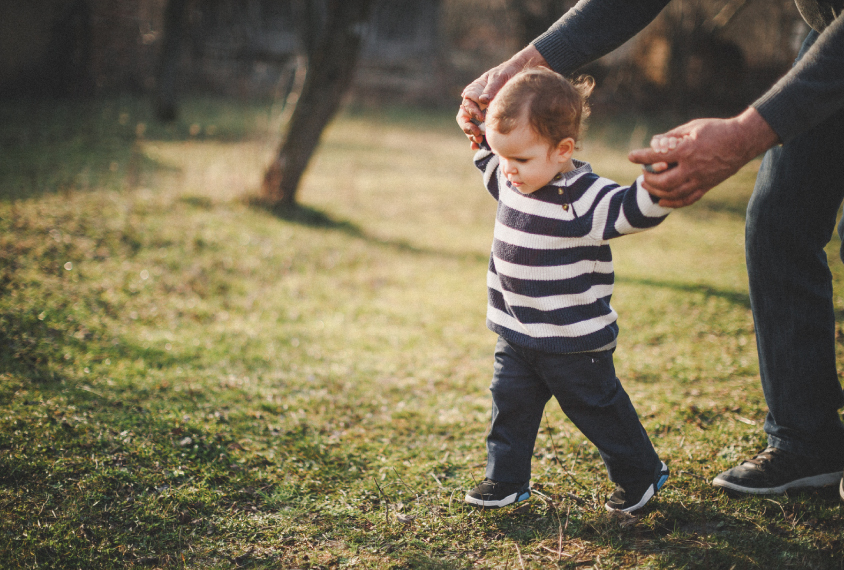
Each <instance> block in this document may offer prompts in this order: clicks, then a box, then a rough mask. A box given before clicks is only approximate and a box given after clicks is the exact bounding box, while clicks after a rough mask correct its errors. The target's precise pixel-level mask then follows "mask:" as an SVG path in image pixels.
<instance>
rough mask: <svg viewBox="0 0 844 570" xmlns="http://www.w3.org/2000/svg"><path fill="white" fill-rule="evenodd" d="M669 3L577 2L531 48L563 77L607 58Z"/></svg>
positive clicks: (644, 0)
mask: <svg viewBox="0 0 844 570" xmlns="http://www.w3.org/2000/svg"><path fill="white" fill-rule="evenodd" d="M669 1H670V0H580V2H578V3H577V4H576V5H575V6H574V7H573V8H571V9H570V10H569V11H568V12H566V13H565V14H564V15H563V17H562V18H560V19H559V20H558V21H557V22H556V23H555V24H554V25H552V26H551V27H550V28H549V29H548V31H547V32H545V33H544V34H542V35H541V36H539V37H538V38H536V39H535V40H534V41H533V42H532V43H533V46H534V47H535V48H536V49H537V50H538V51H539V53H541V54H542V57H544V58H545V61H547V62H548V65H550V66H551V69H553V70H554V71H556V72H558V73H561V74H563V75H567V74H570V73H572V72H574V71H576V70H577V69H578V68H579V67H581V66H583V65H585V64H587V63H589V62H590V61H594V60H596V59H598V58H599V57H601V56H603V55H606V54H608V53H609V52H611V51H612V50H614V49H615V48H617V47H618V46H620V45H621V44H623V43H624V42H626V41H627V40H629V39H630V38H632V37H633V36H635V35H636V34H637V33H639V31H641V30H642V29H643V28H644V27H645V26H647V25H648V24H649V23H650V22H652V21H653V19H654V18H656V17H657V15H658V14H659V13H660V11H662V9H663V8H664V7H665V6H666V5H667V4H668V2H669Z"/></svg>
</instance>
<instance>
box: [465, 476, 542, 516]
mask: <svg viewBox="0 0 844 570" xmlns="http://www.w3.org/2000/svg"><path fill="white" fill-rule="evenodd" d="M529 498H530V481H528V482H527V483H496V482H495V481H493V480H492V479H484V480H483V481H482V482H481V484H480V485H478V486H477V487H475V488H474V489H472V490H471V491H469V492H468V493H466V499H465V501H466V502H467V503H469V504H470V505H475V506H476V507H483V508H485V509H497V508H500V507H506V506H507V505H512V504H513V503H519V502H521V501H526V500H527V499H529Z"/></svg>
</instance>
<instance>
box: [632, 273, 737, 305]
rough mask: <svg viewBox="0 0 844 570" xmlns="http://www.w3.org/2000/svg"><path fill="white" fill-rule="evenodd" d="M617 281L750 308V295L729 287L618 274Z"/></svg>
mask: <svg viewBox="0 0 844 570" xmlns="http://www.w3.org/2000/svg"><path fill="white" fill-rule="evenodd" d="M616 283H629V284H631V285H644V286H646V287H648V288H660V289H672V290H674V291H678V292H682V293H695V294H703V295H704V296H705V297H715V298H718V299H724V300H725V301H727V302H728V303H730V304H731V305H735V306H737V307H743V308H745V309H750V295H749V294H748V293H740V292H737V291H731V290H729V289H718V288H716V287H712V286H710V285H704V284H702V283H679V282H677V281H660V280H658V279H646V278H636V277H633V278H631V277H623V276H621V277H619V276H616Z"/></svg>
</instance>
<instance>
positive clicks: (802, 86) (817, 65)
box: [630, 17, 844, 207]
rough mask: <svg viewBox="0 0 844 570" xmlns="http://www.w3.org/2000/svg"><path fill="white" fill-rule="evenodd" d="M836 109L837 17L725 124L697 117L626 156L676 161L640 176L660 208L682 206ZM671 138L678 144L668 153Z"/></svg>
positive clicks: (841, 77) (840, 23)
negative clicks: (667, 167)
mask: <svg viewBox="0 0 844 570" xmlns="http://www.w3.org/2000/svg"><path fill="white" fill-rule="evenodd" d="M842 107H844V18H842V17H839V18H837V19H836V20H835V21H833V22H832V23H831V24H830V25H829V27H827V28H826V29H825V30H824V31H823V33H821V34H820V36H819V37H818V39H817V41H816V42H815V44H814V45H813V46H812V47H811V48H810V49H809V50H807V51H806V53H805V54H804V55H803V57H802V58H801V60H800V61H799V62H798V63H797V64H796V65H795V66H794V67H793V68H792V69H791V71H789V72H788V73H787V74H786V75H785V76H784V77H783V78H782V79H780V80H779V81H778V82H777V83H776V84H775V85H774V86H773V87H771V89H769V90H768V92H767V93H765V94H764V95H763V96H762V97H760V98H759V99H758V100H757V101H756V102H754V103H753V105H752V106H751V107H749V108H748V109H747V110H746V111H744V112H743V113H742V114H741V115H739V116H737V117H733V118H731V119H699V120H696V121H692V122H690V123H686V124H685V125H681V126H679V127H677V128H676V129H672V130H671V131H668V132H667V133H665V134H663V135H657V136H656V137H654V140H652V141H651V148H650V149H642V150H636V151H633V152H631V153H630V160H631V161H632V162H635V163H638V164H649V163H657V162H663V163H677V167H676V168H672V169H670V170H667V171H664V172H662V173H659V174H651V173H645V187H646V188H647V189H648V191H650V192H652V193H653V194H654V195H656V196H659V197H660V198H662V200H661V202H660V203H661V204H662V205H664V206H668V207H681V206H688V205H689V204H693V203H694V202H696V201H697V200H699V199H700V198H701V197H702V196H703V195H704V194H706V192H708V191H709V190H710V189H711V188H713V187H715V186H716V185H718V184H720V183H721V182H723V181H724V180H726V179H727V178H729V177H730V176H732V175H733V174H735V173H736V172H738V170H739V169H740V168H741V167H742V166H744V165H745V164H747V163H748V162H750V161H751V160H752V159H753V158H755V157H757V156H759V154H761V153H762V152H764V151H765V150H767V149H769V148H771V147H772V146H774V145H776V144H778V143H780V142H783V143H785V142H788V141H790V140H792V139H793V138H794V137H796V136H798V135H800V134H801V133H804V132H806V131H808V130H810V129H811V128H812V127H814V126H816V125H817V124H818V123H820V122H822V121H823V120H824V119H826V118H827V117H829V116H830V115H832V114H833V113H834V112H836V111H838V110H840V109H841V108H842ZM671 138H674V139H675V140H682V142H681V143H680V144H678V145H676V148H669V146H668V144H669V141H670V140H671Z"/></svg>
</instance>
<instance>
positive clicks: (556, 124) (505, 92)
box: [486, 69, 594, 194]
mask: <svg viewBox="0 0 844 570" xmlns="http://www.w3.org/2000/svg"><path fill="white" fill-rule="evenodd" d="M593 85H594V82H593V81H592V79H591V78H588V79H584V80H580V81H578V82H577V84H572V83H571V82H569V81H568V80H566V79H565V78H563V76H561V75H559V74H558V73H554V72H553V71H550V70H547V69H531V70H528V71H523V72H521V73H519V74H517V75H516V76H515V77H513V79H511V80H510V81H508V82H507V83H506V84H505V85H504V87H503V88H502V89H501V91H499V92H498V94H497V95H496V96H495V98H494V99H493V100H492V103H490V106H489V109H487V114H486V139H487V142H488V143H489V146H490V148H492V150H493V152H495V154H497V155H498V157H499V159H500V168H501V172H502V173H503V174H504V175H505V176H506V177H507V180H508V181H509V182H510V185H511V186H512V187H513V188H515V189H517V190H518V191H519V192H522V193H523V194H530V193H531V192H535V191H536V190H539V189H540V188H542V187H544V186H545V185H547V184H548V183H549V182H550V181H551V180H552V179H554V177H555V176H557V175H558V174H559V173H561V172H567V171H569V170H571V169H572V168H573V165H572V162H571V155H572V153H573V152H574V149H575V147H576V145H577V142H578V140H579V139H580V136H581V135H582V132H583V121H584V119H585V118H586V116H588V114H589V110H588V107H587V105H586V97H587V96H588V95H589V93H590V92H591V91H592V87H593Z"/></svg>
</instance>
